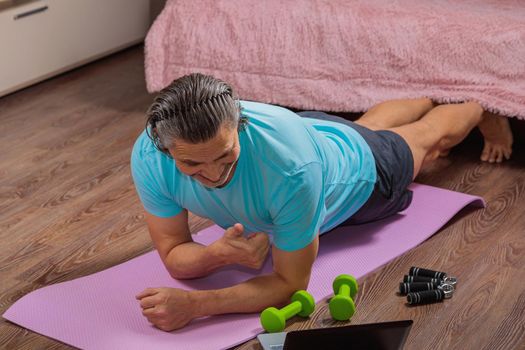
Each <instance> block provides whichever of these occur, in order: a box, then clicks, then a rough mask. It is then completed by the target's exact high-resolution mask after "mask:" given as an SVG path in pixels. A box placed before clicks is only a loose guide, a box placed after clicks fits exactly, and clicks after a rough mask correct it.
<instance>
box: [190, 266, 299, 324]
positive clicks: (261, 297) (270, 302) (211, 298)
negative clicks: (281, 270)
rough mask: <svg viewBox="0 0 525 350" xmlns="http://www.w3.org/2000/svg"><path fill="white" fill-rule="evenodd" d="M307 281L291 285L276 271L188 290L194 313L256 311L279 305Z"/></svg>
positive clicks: (287, 301) (197, 314) (213, 313)
mask: <svg viewBox="0 0 525 350" xmlns="http://www.w3.org/2000/svg"><path fill="white" fill-rule="evenodd" d="M307 284H308V281H304V283H301V284H300V285H299V284H296V285H293V284H292V283H290V282H288V281H286V280H285V279H284V278H282V277H280V276H279V275H278V274H276V273H272V274H269V275H262V276H258V277H255V278H252V279H250V280H248V281H246V282H243V283H240V284H238V285H235V286H232V287H228V288H223V289H216V290H197V291H192V292H190V293H191V297H192V299H193V301H194V305H195V307H196V308H197V309H196V310H195V312H196V317H204V316H211V315H219V314H228V313H251V312H260V311H262V310H264V309H265V308H266V307H269V306H275V307H282V306H284V305H286V304H287V303H289V302H290V297H291V295H292V294H293V293H294V292H295V291H297V290H299V289H305V288H306V287H307Z"/></svg>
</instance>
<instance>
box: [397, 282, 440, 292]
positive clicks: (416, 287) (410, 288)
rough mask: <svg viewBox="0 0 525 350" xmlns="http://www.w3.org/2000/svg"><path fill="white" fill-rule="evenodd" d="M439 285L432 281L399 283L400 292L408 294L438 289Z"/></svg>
mask: <svg viewBox="0 0 525 350" xmlns="http://www.w3.org/2000/svg"><path fill="white" fill-rule="evenodd" d="M437 287H438V285H437V284H435V283H431V282H415V283H399V293H401V294H403V295H406V294H408V293H412V292H422V291H425V290H433V289H437Z"/></svg>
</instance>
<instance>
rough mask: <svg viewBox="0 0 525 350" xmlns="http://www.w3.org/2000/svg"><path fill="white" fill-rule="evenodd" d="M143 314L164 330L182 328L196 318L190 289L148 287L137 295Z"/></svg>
mask: <svg viewBox="0 0 525 350" xmlns="http://www.w3.org/2000/svg"><path fill="white" fill-rule="evenodd" d="M136 298H137V300H140V306H141V307H142V314H143V315H144V316H145V317H146V318H147V319H148V321H149V322H150V323H152V324H153V325H154V326H155V327H157V328H159V329H161V330H163V331H167V332H169V331H172V330H175V329H178V328H182V327H184V326H185V325H187V324H188V323H189V322H190V321H191V320H192V319H193V318H195V317H196V316H195V310H194V306H195V305H192V302H191V299H190V294H189V292H188V291H185V290H183V289H176V288H147V289H145V290H144V291H142V292H141V293H140V294H138V295H137V296H136Z"/></svg>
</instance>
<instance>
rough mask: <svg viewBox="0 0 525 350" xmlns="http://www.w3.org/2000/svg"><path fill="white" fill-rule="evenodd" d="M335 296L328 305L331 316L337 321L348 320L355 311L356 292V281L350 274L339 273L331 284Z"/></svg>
mask: <svg viewBox="0 0 525 350" xmlns="http://www.w3.org/2000/svg"><path fill="white" fill-rule="evenodd" d="M332 287H333V288H334V294H335V296H334V297H332V299H331V300H330V303H329V304H328V307H329V309H330V314H331V315H332V317H333V318H334V319H336V320H338V321H346V320H349V319H350V317H352V316H353V314H354V313H355V304H354V298H355V295H356V294H357V289H358V286H357V281H356V280H355V278H354V277H352V276H350V275H339V276H337V277H336V278H335V280H334V283H333V284H332Z"/></svg>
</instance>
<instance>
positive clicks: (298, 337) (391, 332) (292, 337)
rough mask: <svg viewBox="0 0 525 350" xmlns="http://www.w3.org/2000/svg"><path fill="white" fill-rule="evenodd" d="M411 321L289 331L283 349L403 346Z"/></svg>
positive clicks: (383, 349) (391, 348) (395, 349)
mask: <svg viewBox="0 0 525 350" xmlns="http://www.w3.org/2000/svg"><path fill="white" fill-rule="evenodd" d="M412 323H413V321H411V320H405V321H393V322H382V323H370V324H360V325H351V326H344V327H330V328H318V329H311V330H303V331H292V332H288V334H287V335H286V339H285V342H284V346H283V349H284V350H297V349H302V350H304V349H322V350H331V349H352V350H354V349H364V350H399V349H402V348H403V345H404V344H405V341H406V338H407V336H408V332H409V331H410V328H411V326H412Z"/></svg>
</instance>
